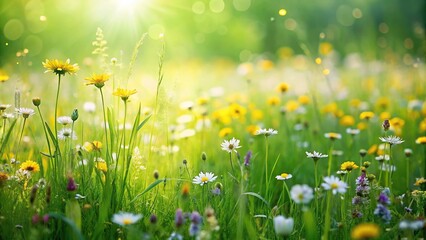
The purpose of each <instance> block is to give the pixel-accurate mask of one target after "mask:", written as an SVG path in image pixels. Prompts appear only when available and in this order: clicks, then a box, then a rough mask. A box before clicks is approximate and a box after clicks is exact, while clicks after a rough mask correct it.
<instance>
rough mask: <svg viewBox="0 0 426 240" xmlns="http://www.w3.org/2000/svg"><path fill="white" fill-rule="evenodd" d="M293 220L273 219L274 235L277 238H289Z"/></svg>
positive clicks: (280, 217) (277, 217) (281, 217)
mask: <svg viewBox="0 0 426 240" xmlns="http://www.w3.org/2000/svg"><path fill="white" fill-rule="evenodd" d="M293 227H294V220H293V218H285V217H284V216H281V215H280V216H276V217H274V228H275V233H276V234H277V235H278V236H289V235H290V234H291V233H292V232H293Z"/></svg>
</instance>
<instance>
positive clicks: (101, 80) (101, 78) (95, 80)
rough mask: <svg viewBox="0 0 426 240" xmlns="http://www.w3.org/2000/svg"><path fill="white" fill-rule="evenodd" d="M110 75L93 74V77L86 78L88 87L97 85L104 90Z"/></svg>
mask: <svg viewBox="0 0 426 240" xmlns="http://www.w3.org/2000/svg"><path fill="white" fill-rule="evenodd" d="M109 77H110V75H109V74H105V73H101V74H95V73H94V74H92V76H90V77H87V78H85V80H86V81H87V82H86V85H95V87H97V88H102V87H103V86H104V85H105V82H106V81H108V80H109Z"/></svg>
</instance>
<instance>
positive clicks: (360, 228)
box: [351, 223, 380, 239]
mask: <svg viewBox="0 0 426 240" xmlns="http://www.w3.org/2000/svg"><path fill="white" fill-rule="evenodd" d="M379 236H380V227H379V225H377V224H375V223H360V224H358V225H356V226H355V227H354V228H352V231H351V237H352V238H353V239H373V238H377V237H379Z"/></svg>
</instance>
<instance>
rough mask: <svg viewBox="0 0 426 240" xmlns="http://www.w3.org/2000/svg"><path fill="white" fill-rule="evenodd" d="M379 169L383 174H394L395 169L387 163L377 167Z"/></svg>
mask: <svg viewBox="0 0 426 240" xmlns="http://www.w3.org/2000/svg"><path fill="white" fill-rule="evenodd" d="M379 169H380V170H382V171H385V172H395V171H396V167H395V166H394V165H390V164H387V163H383V164H381V165H380V166H379Z"/></svg>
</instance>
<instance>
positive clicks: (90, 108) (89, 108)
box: [83, 102, 96, 113]
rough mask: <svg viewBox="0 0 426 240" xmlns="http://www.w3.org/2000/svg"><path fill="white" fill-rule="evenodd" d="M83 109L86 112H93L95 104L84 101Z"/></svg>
mask: <svg viewBox="0 0 426 240" xmlns="http://www.w3.org/2000/svg"><path fill="white" fill-rule="evenodd" d="M83 109H84V111H86V112H89V113H93V112H95V111H96V104H95V103H94V102H85V103H84V105H83Z"/></svg>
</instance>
